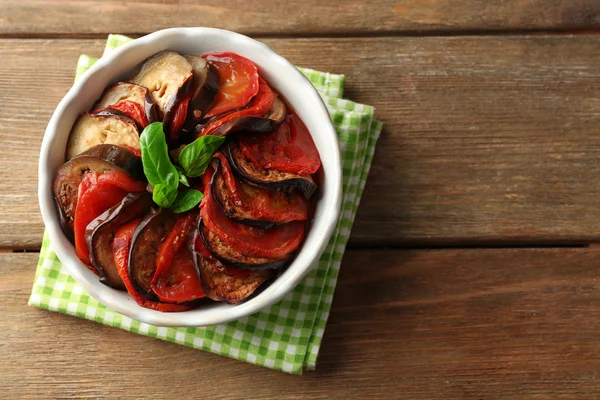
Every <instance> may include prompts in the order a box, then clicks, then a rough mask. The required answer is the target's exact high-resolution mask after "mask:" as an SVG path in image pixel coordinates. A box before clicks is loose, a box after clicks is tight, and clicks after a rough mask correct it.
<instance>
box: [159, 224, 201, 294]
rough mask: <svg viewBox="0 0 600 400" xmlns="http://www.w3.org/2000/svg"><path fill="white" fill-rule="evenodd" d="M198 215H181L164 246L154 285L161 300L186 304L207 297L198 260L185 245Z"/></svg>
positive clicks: (162, 244) (161, 247)
mask: <svg viewBox="0 0 600 400" xmlns="http://www.w3.org/2000/svg"><path fill="white" fill-rule="evenodd" d="M194 218H195V215H194V213H187V214H184V215H180V216H179V217H178V219H177V222H175V226H174V227H173V229H172V230H171V232H169V234H168V235H167V237H166V238H165V239H164V240H163V242H162V243H161V245H160V249H159V251H158V255H157V257H156V272H155V273H154V278H153V279H152V282H150V285H151V286H152V290H153V291H154V293H156V295H157V296H158V298H159V299H160V300H161V301H164V302H170V303H183V302H186V301H192V300H196V299H200V298H202V297H204V292H203V291H202V287H201V286H200V279H199V278H198V273H197V272H196V269H195V267H194V262H193V260H192V258H191V256H190V254H189V251H188V249H187V247H186V246H184V244H186V243H187V238H188V235H189V232H190V227H191V226H192V222H193V220H194Z"/></svg>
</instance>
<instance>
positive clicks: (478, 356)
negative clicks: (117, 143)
mask: <svg viewBox="0 0 600 400" xmlns="http://www.w3.org/2000/svg"><path fill="white" fill-rule="evenodd" d="M200 25H204V26H215V27H221V28H226V29H233V30H236V31H239V32H242V33H246V34H250V35H252V36H255V37H258V38H260V39H261V40H263V41H264V42H266V43H267V44H268V45H270V46H272V47H273V48H274V49H275V50H276V51H277V52H279V53H280V54H282V55H283V56H285V57H287V58H288V59H290V61H292V62H294V63H295V64H297V65H302V66H307V67H312V68H316V69H320V70H326V71H331V72H336V73H344V74H346V76H347V81H346V90H345V93H346V96H347V97H349V98H351V99H353V100H355V101H359V102H364V103H368V104H372V105H374V106H375V107H376V108H377V117H378V118H379V119H381V120H382V121H383V122H384V127H385V128H384V132H383V135H382V137H381V140H380V143H379V145H378V148H377V152H376V155H375V161H374V163H373V169H372V173H371V175H370V178H369V183H368V185H367V189H366V191H365V196H364V199H363V202H362V204H361V207H360V210H359V214H358V217H357V220H356V223H355V226H354V228H353V232H352V238H351V248H352V250H350V251H349V252H348V253H347V254H346V256H345V258H344V263H343V265H342V271H341V276H340V280H339V283H338V288H337V290H336V294H335V298H334V305H333V308H332V310H331V317H330V320H329V323H328V325H327V329H326V332H325V340H324V343H323V346H322V349H321V356H320V358H319V362H318V365H317V370H316V371H313V372H309V373H305V375H303V376H301V377H298V376H289V375H286V374H284V373H281V372H277V371H271V370H268V369H264V368H260V367H256V366H252V365H248V364H245V363H242V362H239V361H234V360H230V359H227V358H223V357H219V356H216V355H212V354H209V353H205V352H201V351H197V350H192V349H188V348H184V347H183V346H178V345H174V344H170V343H165V342H162V341H159V340H153V339H149V338H146V337H142V336H138V335H135V334H132V333H128V332H125V331H121V330H118V329H114V328H109V327H106V326H102V325H99V324H95V323H92V322H88V321H84V320H81V319H77V318H74V317H70V316H65V315H60V314H57V313H52V312H47V311H42V310H38V309H34V308H31V307H28V306H27V305H26V303H27V299H28V297H29V293H30V290H31V285H32V281H33V276H34V272H35V266H36V262H37V257H38V254H37V253H36V252H35V251H36V250H37V249H39V247H40V243H41V235H42V232H43V224H42V221H41V218H40V215H39V211H38V208H37V189H36V177H37V155H38V151H39V144H40V142H41V137H42V134H43V131H44V129H45V125H46V123H47V121H48V120H49V118H50V115H51V113H52V111H53V110H54V108H55V106H56V104H57V103H58V101H59V100H60V99H61V97H62V96H63V95H64V94H65V93H66V91H67V90H68V89H69V87H70V86H71V83H72V80H73V74H74V68H75V64H76V62H77V58H78V56H79V54H82V53H87V54H90V55H99V54H100V53H101V51H102V48H103V46H104V38H105V36H106V34H108V33H126V34H133V35H135V36H137V35H142V34H145V33H148V32H151V31H154V30H157V29H161V28H166V27H173V26H200ZM599 30H600V3H599V2H598V1H596V0H465V1H454V0H397V1H390V0H383V1H377V2H373V1H363V0H344V1H341V0H332V1H328V2H323V1H315V0H306V1H304V2H302V3H292V2H272V1H267V0H248V1H233V0H223V1H220V2H211V3H207V2H198V1H192V0H189V1H185V0H179V1H175V0H154V1H143V0H139V1H130V2H121V1H91V0H90V1H81V0H68V1H62V0H61V1H59V0H33V1H25V0H20V1H15V0H0V38H1V39H0V59H1V60H2V67H1V68H0V276H2V279H0V332H2V335H1V336H0V349H1V350H2V357H0V398H7V399H20V398H35V399H37V398H73V397H86V398H105V397H112V398H126V397H127V398H142V397H147V398H149V397H151V398H207V399H208V398H223V399H233V398H302V399H305V398H361V399H365V398H374V399H375V398H376V399H380V398H403V399H503V400H504V399H522V398H527V399H574V398H578V399H594V398H600V383H599V380H600V376H599V375H600V356H599V354H600V353H599V352H598V348H600V286H599V283H598V282H599V281H598V279H599V278H598V265H600V250H599V248H598V247H596V246H597V245H596V244H595V243H597V242H598V241H599V240H598V238H599V236H600V235H599V233H598V232H599V231H600V229H598V227H599V226H600V211H599V209H600V207H599V206H598V204H600V203H599V201H598V199H600V196H599V195H600V183H599V179H598V177H599V176H600V162H599V161H598V159H599V156H600V135H599V132H598V131H599V129H600V90H599V89H600V35H598V34H597V32H598V31H599ZM582 31H585V32H582ZM582 33H584V34H582ZM577 244H581V245H583V247H577V246H576V245H577ZM492 245H494V246H495V245H503V247H501V248H491V247H494V246H492ZM540 245H545V247H544V248H533V247H534V246H540ZM559 245H565V246H571V247H558V246H559ZM427 246H436V247H437V248H438V249H436V250H425V249H423V247H427ZM465 246H478V247H479V248H470V249H469V248H464V247H465ZM486 246H487V247H488V248H485V247H486ZM511 246H512V247H511ZM519 246H527V247H528V248H517V247H519ZM404 247H408V248H411V247H412V248H413V249H412V250H411V249H402V248H404ZM459 247H463V248H459ZM386 248H388V249H389V250H384V249H386ZM22 249H29V250H32V251H33V252H31V253H19V252H18V251H19V250H22ZM12 251H17V252H15V253H13V252H12Z"/></svg>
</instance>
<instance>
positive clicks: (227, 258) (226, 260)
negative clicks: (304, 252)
mask: <svg viewBox="0 0 600 400" xmlns="http://www.w3.org/2000/svg"><path fill="white" fill-rule="evenodd" d="M198 231H199V233H200V239H201V240H202V243H204V246H205V247H206V248H207V249H208V251H210V253H211V255H212V256H213V257H214V258H216V259H217V260H219V261H221V262H222V263H223V264H225V265H233V266H235V267H239V268H246V269H276V268H281V267H284V266H285V265H287V264H288V263H289V262H290V261H291V259H292V258H293V254H292V255H291V256H289V257H286V258H284V259H283V260H272V259H270V258H263V257H249V256H246V255H244V254H242V253H240V252H239V251H237V250H235V249H234V248H232V247H231V246H229V245H228V244H227V243H225V242H224V241H222V240H221V239H219V238H218V237H217V235H215V234H214V233H212V232H211V231H209V230H208V228H207V227H206V225H204V224H203V223H202V222H201V223H200V227H199V228H198Z"/></svg>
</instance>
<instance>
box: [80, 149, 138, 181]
mask: <svg viewBox="0 0 600 400" xmlns="http://www.w3.org/2000/svg"><path fill="white" fill-rule="evenodd" d="M81 155H82V156H92V157H98V158H100V159H102V160H104V161H107V162H109V163H111V164H114V165H116V166H117V167H119V168H121V169H123V170H124V171H125V172H127V173H128V174H129V175H130V176H131V177H132V178H133V179H136V180H139V181H145V180H146V175H144V166H143V165H142V159H141V158H140V157H138V156H136V155H135V154H133V153H132V152H131V151H129V150H127V149H126V148H125V147H122V146H117V145H114V144H99V145H97V146H94V147H92V148H91V149H89V150H87V151H86V152H84V153H82V154H81Z"/></svg>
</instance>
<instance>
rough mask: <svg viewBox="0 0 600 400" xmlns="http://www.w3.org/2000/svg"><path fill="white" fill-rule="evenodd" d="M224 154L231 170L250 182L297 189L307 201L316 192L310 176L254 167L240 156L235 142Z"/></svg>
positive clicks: (231, 143) (230, 143) (229, 144)
mask: <svg viewBox="0 0 600 400" xmlns="http://www.w3.org/2000/svg"><path fill="white" fill-rule="evenodd" d="M225 152H226V155H227V158H228V161H229V164H230V165H231V169H232V170H233V171H234V172H235V173H237V174H238V175H239V176H241V177H242V178H244V179H246V180H248V181H250V182H253V183H256V184H259V185H266V186H268V187H272V188H276V189H277V188H279V189H286V190H293V189H298V190H300V191H301V192H302V193H303V194H304V197H306V198H307V199H309V198H311V197H312V195H313V194H314V193H315V191H316V190H317V184H316V183H315V181H314V180H313V179H312V177H311V176H302V175H297V174H291V173H288V172H281V171H275V170H272V169H263V168H260V167H258V166H256V165H254V164H253V163H252V161H250V160H249V159H248V158H247V157H246V156H244V154H242V151H241V150H240V148H239V147H238V145H237V143H235V142H229V143H228V145H227V149H226V150H225Z"/></svg>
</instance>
